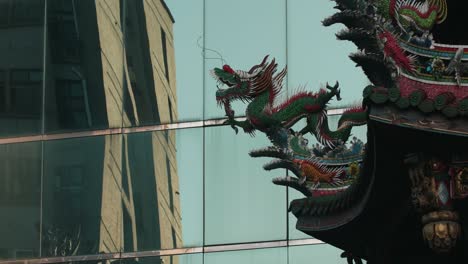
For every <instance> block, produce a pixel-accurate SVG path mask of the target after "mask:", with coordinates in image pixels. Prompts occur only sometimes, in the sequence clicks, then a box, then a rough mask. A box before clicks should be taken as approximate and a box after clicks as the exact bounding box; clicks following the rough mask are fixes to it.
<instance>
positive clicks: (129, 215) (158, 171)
mask: <svg viewBox="0 0 468 264" xmlns="http://www.w3.org/2000/svg"><path fill="white" fill-rule="evenodd" d="M202 142H203V130H202V129H201V128H198V129H185V130H178V131H175V130H169V131H160V132H147V133H136V134H128V135H125V136H124V144H123V147H124V152H123V156H122V158H123V160H124V163H123V175H124V177H123V179H124V181H123V192H124V193H123V203H124V207H125V209H126V210H124V221H123V223H124V225H123V231H124V240H123V242H124V245H123V250H124V251H125V252H131V251H142V250H157V249H172V248H182V247H192V246H201V245H202V244H203V233H202V232H203V231H202V230H203V194H202V191H203V155H202V153H203V145H202V144H203V143H202Z"/></svg>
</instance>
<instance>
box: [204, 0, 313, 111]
mask: <svg viewBox="0 0 468 264" xmlns="http://www.w3.org/2000/svg"><path fill="white" fill-rule="evenodd" d="M205 2H206V9H205V11H206V14H205V19H206V23H205V25H206V27H205V48H207V50H206V54H205V58H206V60H205V80H206V81H205V104H204V107H205V109H204V112H205V114H204V115H205V119H212V118H221V117H223V116H225V112H224V109H221V108H219V107H218V106H217V103H216V99H215V94H216V90H217V88H216V87H217V86H216V85H217V82H216V80H215V79H214V78H212V76H211V74H210V71H211V70H212V69H213V68H215V67H217V68H222V66H223V64H229V65H230V66H231V67H232V68H233V69H234V70H244V71H248V70H249V69H250V68H251V67H252V66H254V65H256V64H260V63H261V61H262V59H263V58H264V56H266V55H270V59H272V58H276V62H277V63H278V64H279V65H278V72H279V71H280V70H281V69H282V68H283V67H284V66H285V64H286V0H257V1H251V0H239V1H230V0H206V1H205ZM309 34H310V33H309ZM208 49H210V50H208ZM221 56H222V59H220V57H221ZM224 88H226V87H224ZM232 108H233V110H234V111H235V114H236V115H237V116H242V115H244V114H245V105H244V104H243V103H242V102H240V101H236V102H235V103H233V104H232Z"/></svg>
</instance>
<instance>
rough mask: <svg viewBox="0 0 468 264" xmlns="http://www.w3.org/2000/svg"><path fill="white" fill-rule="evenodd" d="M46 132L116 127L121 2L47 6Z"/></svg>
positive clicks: (63, 0)
mask: <svg viewBox="0 0 468 264" xmlns="http://www.w3.org/2000/svg"><path fill="white" fill-rule="evenodd" d="M47 10H48V11H47V12H48V13H47V54H46V62H45V63H46V67H47V72H46V91H45V92H46V107H45V108H46V119H45V121H46V128H45V129H46V132H55V131H63V130H71V129H73V130H82V129H91V128H93V129H95V128H108V127H120V126H121V125H122V98H123V96H122V93H123V89H122V86H123V83H124V74H123V72H124V65H123V55H122V54H123V50H124V49H123V40H122V30H121V25H122V21H121V20H122V19H121V12H123V9H122V6H121V4H120V2H119V1H96V2H95V1H93V0H80V1H73V0H49V1H47Z"/></svg>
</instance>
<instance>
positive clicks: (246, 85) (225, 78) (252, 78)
mask: <svg viewBox="0 0 468 264" xmlns="http://www.w3.org/2000/svg"><path fill="white" fill-rule="evenodd" d="M267 59H268V56H265V58H264V59H263V61H262V62H261V63H260V64H258V65H255V66H253V67H252V68H251V69H250V70H248V71H242V70H233V69H232V68H231V66H229V65H224V66H223V67H222V68H214V69H213V70H212V71H211V75H212V76H213V78H214V79H215V80H216V81H217V82H218V85H217V87H218V91H216V101H217V102H218V104H225V105H226V104H229V103H230V102H231V101H233V100H242V101H250V100H251V99H252V98H253V97H255V95H256V92H257V91H258V89H257V88H262V87H258V86H259V85H258V81H260V80H261V78H262V76H265V73H266V72H270V74H271V73H273V72H274V71H275V70H276V65H277V64H276V63H275V60H273V61H272V62H271V63H267ZM267 76H268V75H267ZM270 76H271V75H270ZM220 85H222V86H227V88H224V89H222V88H220V87H219V86H220Z"/></svg>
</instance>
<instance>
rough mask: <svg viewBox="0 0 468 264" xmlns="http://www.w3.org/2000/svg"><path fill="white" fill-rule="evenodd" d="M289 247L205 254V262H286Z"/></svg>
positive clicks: (279, 263)
mask: <svg viewBox="0 0 468 264" xmlns="http://www.w3.org/2000/svg"><path fill="white" fill-rule="evenodd" d="M287 255H288V253H287V248H286V247H283V248H267V249H254V250H241V251H226V252H215V253H206V254H205V262H204V263H205V264H219V263H223V264H238V263H242V264H286V263H287V261H288V256H287Z"/></svg>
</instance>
